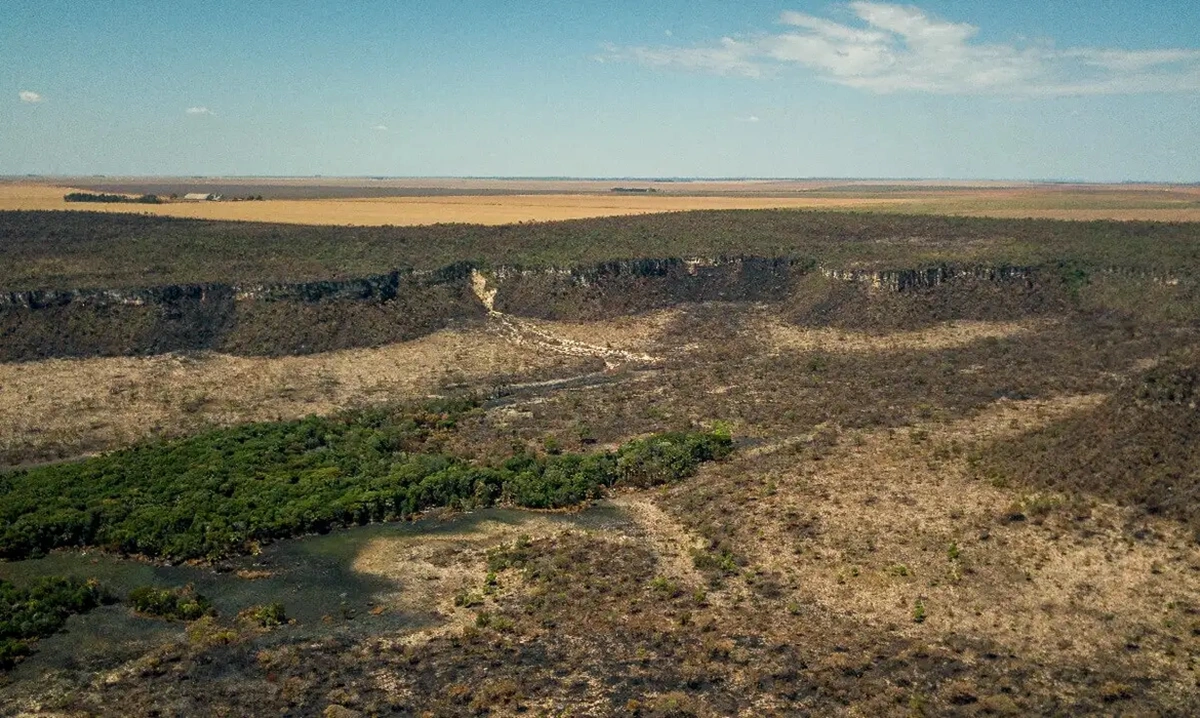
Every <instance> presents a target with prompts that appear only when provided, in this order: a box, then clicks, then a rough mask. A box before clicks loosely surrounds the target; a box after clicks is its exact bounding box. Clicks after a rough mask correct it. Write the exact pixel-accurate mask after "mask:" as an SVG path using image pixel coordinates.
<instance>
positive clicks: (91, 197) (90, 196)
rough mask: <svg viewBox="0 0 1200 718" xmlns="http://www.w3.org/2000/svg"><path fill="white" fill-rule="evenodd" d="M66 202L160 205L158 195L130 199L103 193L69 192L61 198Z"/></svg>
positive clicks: (121, 195) (125, 196)
mask: <svg viewBox="0 0 1200 718" xmlns="http://www.w3.org/2000/svg"><path fill="white" fill-rule="evenodd" d="M63 199H64V200H65V201H67V202H100V203H108V204H122V203H124V204H162V200H160V199H159V198H158V195H154V194H144V195H142V196H140V197H130V196H128V195H123V194H105V193H103V192H98V193H97V192H70V193H68V194H66V195H64V196H63Z"/></svg>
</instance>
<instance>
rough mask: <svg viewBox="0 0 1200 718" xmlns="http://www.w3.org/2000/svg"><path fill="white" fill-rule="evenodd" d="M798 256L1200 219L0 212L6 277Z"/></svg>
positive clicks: (1005, 254) (1052, 236) (1127, 258)
mask: <svg viewBox="0 0 1200 718" xmlns="http://www.w3.org/2000/svg"><path fill="white" fill-rule="evenodd" d="M744 255H754V256H760V257H790V258H795V259H802V260H812V261H814V262H818V263H821V264H825V265H828V266H834V267H848V266H851V265H858V266H871V267H883V268H897V267H909V268H913V267H922V266H929V265H933V264H938V263H941V262H957V263H977V264H991V265H997V264H1015V265H1035V264H1048V263H1056V262H1060V261H1062V262H1075V263H1079V264H1081V265H1083V266H1085V267H1092V268H1100V267H1110V266H1115V267H1123V268H1127V269H1136V270H1139V271H1150V272H1174V273H1194V272H1195V270H1196V269H1197V268H1200V224H1196V223H1191V224H1186V223H1183V224H1172V223H1156V222H1109V221H1102V222H1066V221H1055V220H1003V219H980V218H958V217H936V216H912V215H888V214H867V213H862V214H860V213H850V212H809V211H797V210H771V211H765V210H754V211H750V210H731V211H703V212H687V213H673V214H661V215H643V216H637V217H612V218H601V219H588V220H575V221H569V222H546V223H527V224H518V225H507V226H498V227H481V226H475V225H437V226H431V227H309V226H299V225H279V224H267V223H251V222H244V223H242V222H213V221H203V220H188V219H173V218H165V217H149V216H140V215H132V214H130V215H123V214H97V213H84V212H0V260H2V261H0V288H2V289H4V290H6V291H13V290H21V289H35V288H59V289H75V288H117V287H146V286H156V285H168V284H203V283H213V282H225V283H257V282H299V281H311V280H334V279H346V278H354V277H364V276H373V275H378V274H380V273H382V272H386V271H388V270H390V269H394V268H398V267H415V268H418V269H437V268H440V267H444V266H447V265H449V264H453V263H455V262H463V261H466V262H471V263H474V264H477V265H480V266H484V267H487V266H508V265H514V264H515V265H524V266H529V267H545V266H580V265H589V264H595V263H599V262H605V261H611V260H618V259H633V258H638V257H697V256H699V257H718V256H744Z"/></svg>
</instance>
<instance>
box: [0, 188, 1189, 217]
mask: <svg viewBox="0 0 1200 718" xmlns="http://www.w3.org/2000/svg"><path fill="white" fill-rule="evenodd" d="M528 184H529V183H514V189H517V191H520V190H521V188H523V187H525V186H526V185H528ZM547 184H550V183H547ZM593 184H595V183H588V186H587V187H586V190H585V191H574V192H573V191H572V189H573V187H572V185H571V183H565V182H564V183H554V184H550V186H552V187H554V188H555V191H554V192H553V193H540V194H436V195H430V196H395V197H338V198H329V199H268V200H264V201H255V202H233V201H221V202H181V201H175V202H167V203H164V204H160V205H141V204H99V203H90V202H89V203H82V202H70V203H68V202H66V201H64V200H63V195H64V194H65V193H67V192H69V191H74V190H73V188H71V187H64V186H54V185H50V184H42V183H33V182H11V183H0V210H17V209H25V210H86V211H98V212H139V213H146V214H156V215H167V216H173V217H189V218H195V219H220V220H244V221H255V222H285V223H292V224H331V225H360V226H378V225H424V224H437V223H451V222H461V223H473V224H493V225H494V224H510V223H516V222H536V221H553V220H569V219H583V218H588V217H603V216H614V215H634V214H648V213H655V212H676V211H687V210H716V209H776V208H797V209H822V210H831V209H832V210H857V211H882V212H904V213H918V214H950V215H962V216H984V217H1008V218H1019V217H1042V218H1053V219H1076V220H1093V219H1115V220H1133V219H1136V220H1156V221H1171V222H1184V221H1200V187H1195V186H1145V187H1141V186H1104V187H1096V186H1056V185H1017V186H956V187H928V186H923V185H918V184H914V185H897V186H894V187H886V188H871V187H869V186H859V185H854V184H847V185H844V186H839V187H820V186H817V187H807V186H804V185H801V183H796V185H797V186H801V187H803V188H801V189H796V188H795V187H793V186H791V185H784V184H782V183H771V184H754V183H744V184H741V185H739V184H738V183H732V182H730V183H724V184H717V183H710V184H705V185H704V186H703V187H702V188H700V189H699V191H703V192H704V194H702V195H701V194H694V193H693V194H688V193H687V192H688V191H692V192H695V191H697V188H691V189H690V190H689V189H687V188H686V187H685V188H684V189H680V190H671V191H659V192H657V193H654V194H615V193H609V192H600V191H597V190H595V189H594V188H593V187H591V185H593ZM213 186H219V185H213V184H212V181H211V180H206V181H205V188H206V191H215V190H211V189H208V188H209V187H213ZM773 191H776V192H778V194H772V192H773Z"/></svg>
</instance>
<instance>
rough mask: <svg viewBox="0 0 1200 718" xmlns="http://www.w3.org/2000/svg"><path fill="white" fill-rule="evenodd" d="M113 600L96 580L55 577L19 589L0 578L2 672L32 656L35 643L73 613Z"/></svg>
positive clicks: (0, 655)
mask: <svg viewBox="0 0 1200 718" xmlns="http://www.w3.org/2000/svg"><path fill="white" fill-rule="evenodd" d="M114 600H115V599H114V598H113V597H112V596H111V595H110V594H108V593H107V592H106V591H105V590H104V589H102V588H101V587H100V586H99V584H97V583H96V582H95V581H82V580H80V579H76V578H62V577H57V576H55V577H46V578H41V579H38V580H37V581H35V582H34V583H33V584H32V585H30V586H29V587H28V588H17V587H16V586H14V585H13V584H11V583H9V582H8V581H4V580H2V579H0V670H7V669H9V668H12V667H13V665H15V664H16V662H17V660H18V659H20V658H21V657H23V656H27V655H29V653H30V651H31V650H32V649H31V647H30V643H31V642H32V641H34V640H36V639H38V638H42V637H44V636H49V635H50V634H52V633H54V632H55V631H57V630H59V629H60V628H62V625H63V624H64V623H66V621H67V618H68V617H70V616H71V615H72V614H76V613H84V612H87V611H90V610H91V609H93V608H95V607H97V606H100V605H103V604H106V603H112V602H114Z"/></svg>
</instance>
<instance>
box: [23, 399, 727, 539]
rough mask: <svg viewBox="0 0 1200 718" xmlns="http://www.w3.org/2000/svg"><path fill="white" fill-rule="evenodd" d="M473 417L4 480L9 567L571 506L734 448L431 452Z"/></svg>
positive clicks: (308, 424)
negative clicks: (68, 553) (434, 512)
mask: <svg viewBox="0 0 1200 718" xmlns="http://www.w3.org/2000/svg"><path fill="white" fill-rule="evenodd" d="M467 408H469V405H468V404H464V403H461V402H460V403H458V404H455V405H448V404H443V405H436V406H426V407H422V408H419V409H407V410H401V409H374V410H368V411H359V412H353V413H348V414H343V415H338V416H333V417H308V418H305V419H301V420H297V421H285V422H266V423H256V424H247V425H242V426H235V427H229V428H222V429H217V430H213V431H209V432H207V433H204V434H201V435H198V436H194V437H190V438H186V439H180V440H173V441H164V442H157V443H148V444H143V445H139V446H135V447H133V448H130V449H125V450H121V451H116V452H112V453H110V454H107V455H103V456H99V457H94V458H90V459H86V460H83V461H79V462H75V463H68V464H58V465H51V466H43V467H38V468H34V469H29V470H24V471H19V472H14V473H9V474H6V475H0V527H3V528H0V556H3V557H4V558H9V559H20V558H26V557H29V556H33V555H37V554H39V553H41V552H45V551H49V550H51V549H54V548H60V547H82V546H98V547H101V548H104V549H107V550H111V551H116V552H121V553H125V554H142V555H146V556H152V557H164V558H170V559H217V558H221V557H224V556H228V555H231V554H236V553H241V552H244V551H246V550H248V549H249V548H250V547H251V546H252V545H253V543H254V542H260V541H267V540H271V539H277V538H285V537H289V536H297V535H302V534H306V533H312V532H325V531H329V530H330V529H333V528H336V527H340V526H350V525H355V524H366V523H369V522H372V521H387V520H395V519H402V518H407V517H411V516H412V515H414V514H416V513H417V512H420V511H423V510H427V509H431V508H435V507H452V508H475V507H485V506H492V505H495V504H508V505H515V506H524V507H533V508H553V507H562V506H569V505H572V504H576V503H579V502H581V501H585V500H588V499H592V498H596V497H598V496H600V495H601V494H602V493H603V491H604V490H605V488H607V487H610V486H613V485H615V484H618V483H624V484H629V485H636V486H648V485H654V484H658V483H663V482H666V481H672V480H675V479H678V478H682V477H685V476H688V475H689V474H691V473H692V472H693V471H694V470H695V468H696V466H697V465H698V464H699V463H700V462H702V461H709V460H712V459H716V458H720V457H722V456H724V455H725V454H727V453H728V452H729V451H730V449H731V446H732V442H731V440H730V437H729V435H728V434H727V433H725V432H719V431H718V432H707V433H702V432H681V433H669V434H660V435H656V436H653V437H650V438H646V439H641V440H637V441H633V442H630V443H628V444H625V445H624V446H622V447H621V448H620V449H618V450H617V451H615V452H595V453H591V454H586V455H576V454H566V455H558V456H542V455H534V454H530V453H517V454H515V455H512V456H509V457H507V458H505V459H504V460H502V461H499V462H494V463H482V462H472V461H468V460H466V459H463V458H461V457H457V456H453V455H449V454H445V453H442V452H440V451H439V450H437V448H436V446H435V445H434V444H433V443H431V442H429V441H428V439H429V438H430V437H431V436H433V435H435V434H437V433H438V432H444V431H446V430H448V429H450V428H452V427H453V426H454V424H455V421H456V417H457V416H458V415H459V414H460V413H461V412H462V411H465V410H466V409H467Z"/></svg>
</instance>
